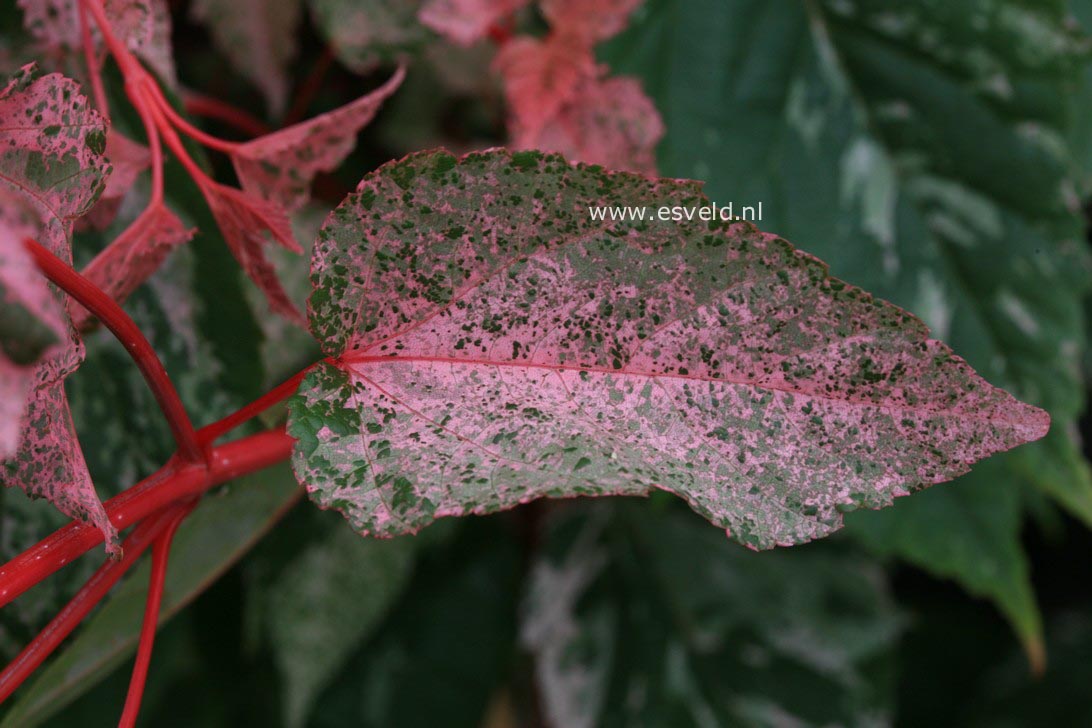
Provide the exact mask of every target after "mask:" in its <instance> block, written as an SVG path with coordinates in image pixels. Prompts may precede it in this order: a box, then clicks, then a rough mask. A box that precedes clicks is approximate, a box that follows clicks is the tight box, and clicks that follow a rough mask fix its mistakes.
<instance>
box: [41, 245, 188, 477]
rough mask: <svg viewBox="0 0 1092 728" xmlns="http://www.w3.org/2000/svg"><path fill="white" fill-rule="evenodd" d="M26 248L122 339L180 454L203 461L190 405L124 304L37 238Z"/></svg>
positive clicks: (48, 274) (46, 271) (48, 273)
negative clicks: (164, 418)
mask: <svg viewBox="0 0 1092 728" xmlns="http://www.w3.org/2000/svg"><path fill="white" fill-rule="evenodd" d="M26 248H27V250H28V251H30V254H31V255H33V256H34V262H35V263H37V264H38V267H39V268H40V269H41V270H42V272H43V273H44V274H45V275H46V277H47V278H49V280H51V281H53V282H54V283H56V284H57V286H59V287H60V289H61V290H62V291H64V292H65V293H67V294H68V295H70V296H72V298H74V299H76V301H78V302H79V303H80V304H82V305H83V306H84V308H86V309H87V310H88V311H90V312H91V313H92V314H94V315H95V316H97V317H98V319H99V320H100V321H102V323H103V324H105V325H106V328H108V329H110V331H112V332H113V334H114V336H116V337H117V338H118V341H120V342H121V345H122V346H124V347H125V350H126V351H128V352H129V355H130V356H131V357H132V358H133V361H135V362H136V365H137V368H138V369H140V373H141V374H143V375H144V379H145V380H147V382H148V386H149V387H150V388H151V390H152V394H153V395H155V400H156V402H158V403H159V407H160V409H162V410H163V414H164V416H165V417H166V418H167V424H168V425H170V428H171V434H172V435H174V441H175V443H177V445H178V453H179V455H180V456H181V457H182V459H183V460H185V461H186V462H191V463H197V462H202V461H203V460H204V455H203V453H202V451H201V447H200V446H199V445H198V444H197V436H196V434H195V433H194V431H193V424H192V423H191V422H190V417H189V415H188V414H186V408H185V407H184V406H183V405H182V400H181V399H179V398H178V392H177V391H175V388H174V385H173V384H171V380H170V377H168V376H167V370H166V369H164V368H163V363H162V362H161V361H159V357H158V356H156V353H155V350H154V349H153V348H152V345H151V344H149V343H148V340H147V339H145V338H144V334H142V333H141V332H140V329H139V328H138V327H137V325H136V324H135V323H133V320H132V319H131V318H129V314H127V313H125V311H123V310H122V308H121V306H119V305H117V303H115V302H114V300H113V299H112V298H110V296H108V295H106V294H105V293H103V292H102V290H101V289H100V288H99V287H98V286H96V285H95V284H94V283H92V282H91V281H89V280H87V279H86V278H84V277H83V276H81V275H80V274H79V273H77V272H76V271H75V270H73V269H72V266H70V265H68V264H67V263H65V262H64V261H63V260H61V259H60V258H58V257H57V256H55V255H53V253H51V252H49V251H48V250H46V249H45V248H43V247H42V246H41V245H39V244H38V242H37V241H34V240H29V239H28V240H27V241H26Z"/></svg>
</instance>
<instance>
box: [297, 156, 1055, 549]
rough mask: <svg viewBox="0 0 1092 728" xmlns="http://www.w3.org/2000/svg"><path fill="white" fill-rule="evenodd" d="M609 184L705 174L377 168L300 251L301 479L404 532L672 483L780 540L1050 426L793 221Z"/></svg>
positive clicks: (734, 525) (542, 165)
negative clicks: (662, 216)
mask: <svg viewBox="0 0 1092 728" xmlns="http://www.w3.org/2000/svg"><path fill="white" fill-rule="evenodd" d="M620 199H623V200H626V201H627V204H631V205H638V206H645V207H646V208H658V207H660V206H664V205H667V206H695V205H705V204H708V200H707V199H706V198H705V197H704V195H702V193H701V189H700V184H698V183H693V182H683V181H675V180H653V179H649V178H647V177H644V176H640V175H633V174H626V173H612V172H608V171H604V170H602V169H601V168H598V167H588V166H583V165H570V164H569V163H567V162H566V161H565V160H564V159H563V158H561V157H559V156H544V155H542V154H539V153H537V152H523V153H517V154H512V153H508V152H503V151H490V152H485V153H480V154H472V155H469V156H467V157H465V158H463V159H461V160H457V159H456V158H455V157H453V156H451V155H449V154H447V153H445V152H432V153H422V154H417V155H412V156H410V157H408V158H406V159H405V160H402V161H400V162H395V163H391V164H388V165H385V166H384V167H382V168H380V169H379V170H378V171H377V172H375V173H373V174H371V175H369V176H367V177H365V179H364V180H363V181H362V182H361V184H360V186H359V187H358V189H357V191H356V193H355V194H353V195H352V196H350V197H349V198H348V199H347V200H346V201H345V202H344V203H343V204H342V205H341V206H340V207H339V208H338V209H337V210H336V211H335V212H334V213H332V214H331V216H330V218H329V219H328V220H327V223H326V225H325V227H324V229H323V231H322V233H321V234H320V236H319V240H318V242H317V243H316V246H315V249H314V255H313V259H312V271H311V278H312V284H313V292H312V295H311V299H310V304H309V318H310V326H311V331H312V333H313V334H314V335H315V337H316V338H317V339H318V340H319V341H320V342H321V344H322V346H323V348H324V350H325V353H326V354H327V355H329V356H330V357H331V358H332V359H331V362H332V363H323V364H320V365H319V366H318V367H316V368H315V369H314V370H312V372H311V374H310V375H309V376H308V378H307V379H306V380H305V381H304V382H303V384H302V385H301V387H300V392H299V394H298V396H297V397H296V398H294V400H293V401H292V402H291V404H290V409H291V416H290V421H289V430H290V432H291V433H292V434H293V435H294V436H296V437H297V438H298V444H297V447H296V451H295V454H294V467H295V471H296V474H297V477H298V478H299V479H300V481H301V482H302V483H304V484H305V485H306V486H307V488H308V491H309V492H310V495H311V497H312V499H313V500H315V501H316V502H317V503H319V504H320V505H321V506H323V507H329V508H335V509H337V510H339V511H341V512H342V513H343V514H344V515H345V516H346V518H347V519H348V520H349V521H350V523H351V524H352V525H353V527H354V528H355V529H357V530H358V531H360V532H361V533H364V534H376V535H383V536H390V535H395V534H399V533H406V532H413V531H416V530H417V529H419V528H421V527H423V526H425V525H426V524H428V523H430V522H431V521H433V520H434V519H436V518H439V517H441V516H453V515H461V514H466V513H489V512H493V511H497V510H500V509H504V508H509V507H512V506H514V505H516V504H519V503H525V502H527V501H530V500H533V499H535V498H540V497H570V496H577V495H644V494H647V493H648V492H649V491H651V490H653V489H661V490H666V491H670V492H672V493H675V494H677V495H678V496H680V497H682V498H684V499H685V500H686V501H687V502H688V503H689V504H690V505H691V506H692V507H693V508H694V509H695V510H697V511H698V512H700V513H701V514H703V515H704V516H705V517H706V518H708V519H709V520H711V521H712V522H714V523H715V524H717V525H719V526H721V527H723V528H725V529H727V531H728V533H729V534H730V535H731V536H732V537H733V538H735V539H737V540H739V541H741V542H742V543H745V544H747V545H749V546H752V547H755V548H767V547H770V546H773V545H777V544H793V543H799V542H803V541H808V540H810V539H814V538H818V537H820V536H823V535H826V534H828V533H830V532H831V531H833V530H835V529H837V528H838V527H839V526H840V525H841V522H842V513H843V511H845V510H849V509H853V508H857V507H861V506H863V507H868V508H879V507H882V506H885V505H889V504H890V503H891V501H892V499H893V498H894V497H896V496H899V495H905V494H907V493H909V492H912V491H914V490H917V489H920V488H923V487H926V486H928V485H930V484H933V483H937V482H940V481H943V480H947V479H950V478H953V477H955V476H957V475H960V474H962V473H964V472H966V471H967V470H968V469H969V467H970V465H971V464H972V463H973V462H975V461H977V460H979V459H981V458H984V457H986V456H988V455H990V454H992V453H995V452H998V451H1001V450H1007V449H1009V448H1012V447H1015V446H1016V445H1019V444H1021V443H1024V442H1028V441H1030V440H1035V439H1038V438H1040V437H1042V436H1043V435H1044V434H1045V433H1046V432H1047V429H1048V427H1049V417H1048V416H1047V414H1046V413H1045V412H1043V411H1041V410H1039V409H1037V408H1035V407H1032V406H1029V405H1026V404H1023V403H1021V402H1019V401H1017V400H1016V399H1014V398H1013V397H1012V396H1010V395H1009V394H1007V393H1006V392H1004V391H1002V390H1000V389H996V388H994V387H992V386H991V385H990V384H988V383H987V382H986V381H984V380H983V379H982V378H980V377H979V376H978V375H977V374H976V373H975V372H974V371H973V370H972V369H971V368H970V366H968V365H967V363H966V362H964V361H963V360H962V359H960V358H959V357H957V356H956V355H954V354H953V353H952V352H951V350H950V349H948V347H947V346H945V345H944V344H942V343H940V342H937V341H934V340H931V339H929V338H928V330H927V329H926V327H925V326H924V325H923V324H922V323H921V322H920V321H919V320H918V319H916V318H914V317H913V316H911V315H910V314H908V313H906V312H904V311H902V310H901V309H899V308H896V307H895V306H893V305H891V304H888V303H885V302H883V301H878V300H875V299H873V298H872V297H871V296H869V295H868V294H866V293H864V292H863V291H861V290H859V289H856V288H854V287H852V286H849V285H847V284H845V283H842V282H841V281H838V280H835V279H832V278H830V277H829V276H828V274H827V269H826V267H825V266H824V265H823V264H822V263H820V262H819V261H817V260H815V259H813V258H811V257H810V256H807V255H806V254H803V253H800V252H798V251H796V250H794V249H793V248H792V247H791V246H790V245H789V244H788V243H786V242H785V241H783V240H781V239H778V238H777V237H775V236H772V235H767V234H764V233H761V232H759V231H757V230H756V229H755V228H754V227H753V226H751V225H750V224H748V223H732V224H729V223H719V222H715V223H708V222H697V221H695V222H683V223H681V224H675V223H668V222H651V223H649V222H619V221H609V220H608V221H596V220H594V219H593V218H592V216H591V215H590V214H589V207H591V206H598V205H610V204H612V203H614V202H616V201H617V200H620Z"/></svg>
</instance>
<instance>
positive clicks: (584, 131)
mask: <svg viewBox="0 0 1092 728" xmlns="http://www.w3.org/2000/svg"><path fill="white" fill-rule="evenodd" d="M664 132H665V128H664V124H663V121H662V120H661V118H660V114H659V113H658V112H657V111H656V107H655V106H654V105H653V103H652V101H651V100H650V99H649V98H648V97H647V96H645V94H644V91H642V90H641V84H640V82H638V81H637V80H636V79H633V78H627V77H624V76H616V77H613V78H607V77H600V78H585V79H583V80H582V81H581V82H580V85H579V86H578V87H577V89H576V91H575V93H574V94H573V96H572V98H570V99H569V100H568V101H566V102H565V103H564V104H563V105H562V106H561V108H560V110H559V111H558V112H557V114H555V115H554V116H553V117H551V118H550V119H549V120H548V121H547V122H546V123H545V124H544V125H543V126H542V127H541V128H540V129H539V131H538V134H537V135H532V134H523V133H521V134H519V135H518V136H515V137H514V138H513V140H512V144H513V145H514V146H515V147H516V148H519V149H541V150H543V151H550V152H556V153H558V154H561V155H563V156H565V157H566V158H568V159H578V160H580V161H582V162H587V163H589V164H600V165H602V166H604V167H607V168H609V169H620V170H630V171H634V172H645V173H648V174H654V173H655V172H656V156H655V153H654V151H653V150H654V149H655V148H656V144H657V143H658V142H659V141H660V139H661V138H662V137H663V135H664Z"/></svg>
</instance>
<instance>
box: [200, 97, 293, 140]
mask: <svg viewBox="0 0 1092 728" xmlns="http://www.w3.org/2000/svg"><path fill="white" fill-rule="evenodd" d="M182 104H183V106H184V107H185V109H186V113H187V114H194V115H196V116H204V117H206V118H208V119H216V120H217V121H222V122H224V123H225V124H229V125H231V126H233V127H235V128H236V129H238V130H239V131H241V132H243V133H244V134H250V135H251V136H262V135H263V134H268V133H269V132H271V131H273V129H272V128H271V127H270V126H269V125H268V124H266V123H265V122H264V121H262V120H261V119H259V118H258V117H256V116H254V115H253V114H249V113H247V112H245V111H243V110H242V109H239V108H236V107H234V106H232V105H231V104H229V103H227V102H225V101H221V100H220V99H214V98H212V97H211V96H205V95H203V94H199V93H194V92H192V91H189V92H186V93H185V94H184V95H183V96H182Z"/></svg>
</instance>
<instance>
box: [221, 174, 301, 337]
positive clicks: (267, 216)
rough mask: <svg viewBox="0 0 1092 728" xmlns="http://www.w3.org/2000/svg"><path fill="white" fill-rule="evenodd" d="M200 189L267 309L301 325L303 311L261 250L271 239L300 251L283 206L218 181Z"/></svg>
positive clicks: (233, 252) (225, 238)
mask: <svg viewBox="0 0 1092 728" xmlns="http://www.w3.org/2000/svg"><path fill="white" fill-rule="evenodd" d="M201 191H202V192H203V193H204V195H205V199H206V200H207V201H208V203H209V208H210V209H211V210H212V214H213V217H215V218H216V224H217V226H219V228H220V232H222V233H223V235H224V241H225V242H227V245H228V248H230V249H231V253H232V255H234V256H235V259H236V260H238V261H239V265H241V266H242V267H243V270H244V271H245V272H246V274H247V275H248V276H250V279H251V280H252V281H254V283H255V285H257V286H258V288H259V289H260V290H261V291H262V293H263V294H265V297H266V300H267V301H268V302H269V308H270V309H271V310H272V311H273V312H274V313H278V314H280V315H282V316H284V317H285V318H287V319H288V320H290V321H293V322H295V323H298V324H300V325H301V326H302V325H303V324H304V318H303V314H302V313H301V312H300V310H299V309H298V308H297V307H296V304H294V303H292V299H291V297H290V296H289V295H288V293H287V292H286V291H285V290H284V287H283V286H281V283H280V281H279V280H278V279H277V272H276V269H275V268H274V267H273V264H272V263H271V262H270V261H269V260H268V259H267V258H266V256H265V252H264V248H265V246H266V245H268V244H269V243H270V242H275V243H277V244H279V245H281V246H282V247H284V248H285V249H287V250H291V251H292V252H294V253H299V252H301V249H300V246H299V243H297V242H296V239H295V237H294V236H293V235H292V226H291V225H290V223H289V220H288V215H287V214H286V213H285V211H284V208H283V207H281V206H279V205H276V204H274V203H271V202H267V201H266V200H263V199H261V198H258V197H254V196H253V195H250V194H247V193H246V192H243V191H242V190H237V189H235V188H233V187H227V186H225V185H221V184H216V183H210V184H205V185H202V187H201Z"/></svg>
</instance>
